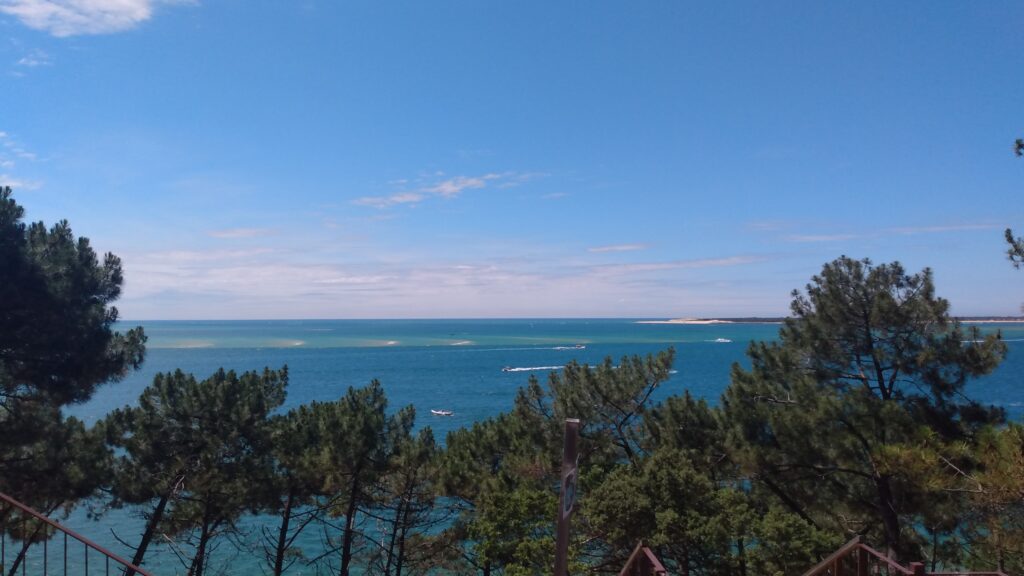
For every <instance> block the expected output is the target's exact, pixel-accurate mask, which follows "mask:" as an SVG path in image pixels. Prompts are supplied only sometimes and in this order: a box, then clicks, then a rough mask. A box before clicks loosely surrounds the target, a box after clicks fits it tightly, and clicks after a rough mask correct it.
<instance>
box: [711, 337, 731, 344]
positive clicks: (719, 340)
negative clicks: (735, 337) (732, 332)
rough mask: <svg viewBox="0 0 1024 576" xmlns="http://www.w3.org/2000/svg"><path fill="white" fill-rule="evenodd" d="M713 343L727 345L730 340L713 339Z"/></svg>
mask: <svg viewBox="0 0 1024 576" xmlns="http://www.w3.org/2000/svg"><path fill="white" fill-rule="evenodd" d="M715 342H718V343H719V344H728V343H729V342H732V340H729V339H728V338H715Z"/></svg>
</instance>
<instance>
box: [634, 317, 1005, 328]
mask: <svg viewBox="0 0 1024 576" xmlns="http://www.w3.org/2000/svg"><path fill="white" fill-rule="evenodd" d="M954 319H955V320H959V321H960V322H963V323H964V324H1024V317H1022V316H960V317H954ZM785 320H786V319H785V318H759V317H751V318H672V319H670V320H637V321H636V323H637V324H685V325H692V326H705V325H714V324H782V323H783V322H785Z"/></svg>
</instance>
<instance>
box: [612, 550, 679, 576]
mask: <svg viewBox="0 0 1024 576" xmlns="http://www.w3.org/2000/svg"><path fill="white" fill-rule="evenodd" d="M667 574H668V570H665V567H664V566H662V565H661V561H659V560H658V557H657V556H655V555H654V552H651V549H650V548H648V547H646V546H644V543H643V542H637V543H636V548H634V549H633V553H632V554H630V555H629V560H626V565H625V566H624V567H623V568H622V571H621V572H619V576H666V575H667Z"/></svg>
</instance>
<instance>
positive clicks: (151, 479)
mask: <svg viewBox="0 0 1024 576" xmlns="http://www.w3.org/2000/svg"><path fill="white" fill-rule="evenodd" d="M287 383H288V371H287V368H284V369H282V370H280V371H272V370H269V369H268V370H264V371H263V372H262V373H257V372H246V373H244V374H242V375H240V376H239V375H237V374H235V373H234V372H225V371H224V370H219V371H217V372H216V373H214V374H213V375H212V376H211V377H209V378H207V379H206V380H203V381H201V382H200V381H197V380H196V379H195V377H193V376H191V375H188V374H184V373H183V372H181V371H180V370H179V371H176V372H174V373H168V374H160V375H157V377H156V378H155V379H154V380H153V384H152V385H151V386H150V387H148V388H146V390H145V391H144V392H143V393H142V396H140V397H139V406H138V407H134V408H132V407H125V408H123V409H120V410H116V411H114V412H113V413H112V414H110V415H109V416H108V417H107V418H106V420H104V422H103V423H102V428H103V430H104V431H105V432H106V435H107V440H108V442H109V443H110V444H111V445H112V446H113V447H115V448H116V449H117V452H118V454H119V455H118V458H117V463H116V477H115V480H114V483H113V486H112V494H113V495H114V497H115V499H116V500H115V503H118V504H142V505H146V506H147V508H148V510H147V511H146V512H145V513H144V517H145V518H146V527H145V531H144V532H143V534H142V535H141V537H140V543H139V545H138V547H137V550H136V554H135V557H134V560H133V563H135V564H137V565H138V564H141V562H142V561H143V559H144V556H145V553H146V550H147V548H148V546H149V545H150V543H151V542H152V538H153V536H154V534H155V533H156V531H159V532H161V533H164V534H166V535H167V536H168V537H170V538H174V539H177V541H176V549H177V550H178V551H179V552H180V551H181V550H184V549H185V548H188V547H190V548H191V549H192V550H193V552H192V553H191V558H190V560H189V562H188V571H189V574H193V575H195V576H200V575H201V574H202V573H203V572H204V570H205V569H206V566H207V563H208V562H209V558H210V552H211V545H212V544H214V543H215V541H216V539H217V537H218V536H220V535H223V534H225V533H229V532H231V531H232V529H233V527H234V526H233V524H234V522H235V520H237V518H239V517H240V516H241V515H242V514H243V513H244V512H245V511H247V510H250V509H254V508H256V507H257V505H258V503H259V497H260V496H261V495H262V492H261V491H260V490H261V487H260V485H259V484H258V481H259V480H262V479H265V478H267V476H268V471H267V470H268V467H269V466H270V463H271V460H270V457H271V455H270V439H271V431H270V427H269V417H270V414H271V413H272V412H273V411H274V410H276V409H277V408H278V407H279V406H280V405H281V403H282V402H284V398H285V387H286V386H287Z"/></svg>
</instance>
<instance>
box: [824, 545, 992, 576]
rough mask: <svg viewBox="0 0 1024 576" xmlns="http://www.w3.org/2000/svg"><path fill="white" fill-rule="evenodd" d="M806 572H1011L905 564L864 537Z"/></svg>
mask: <svg viewBox="0 0 1024 576" xmlns="http://www.w3.org/2000/svg"><path fill="white" fill-rule="evenodd" d="M804 576H1007V574H1005V573H1003V572H999V571H996V572H925V569H924V564H922V563H920V562H912V563H910V564H909V565H907V566H903V565H901V564H899V563H897V562H896V561H894V560H892V559H891V558H888V557H886V556H885V555H884V554H882V553H881V552H879V551H877V550H875V549H874V548H872V547H870V546H868V545H867V544H864V543H862V542H861V541H860V537H859V536H858V537H856V538H854V539H853V540H850V541H849V542H847V543H846V544H845V545H843V547H842V548H840V549H839V550H836V551H835V552H833V553H832V554H831V555H830V556H829V557H828V558H825V559H824V560H822V561H821V562H819V563H818V565H817V566H815V567H814V568H811V569H810V570H808V571H807V572H804Z"/></svg>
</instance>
